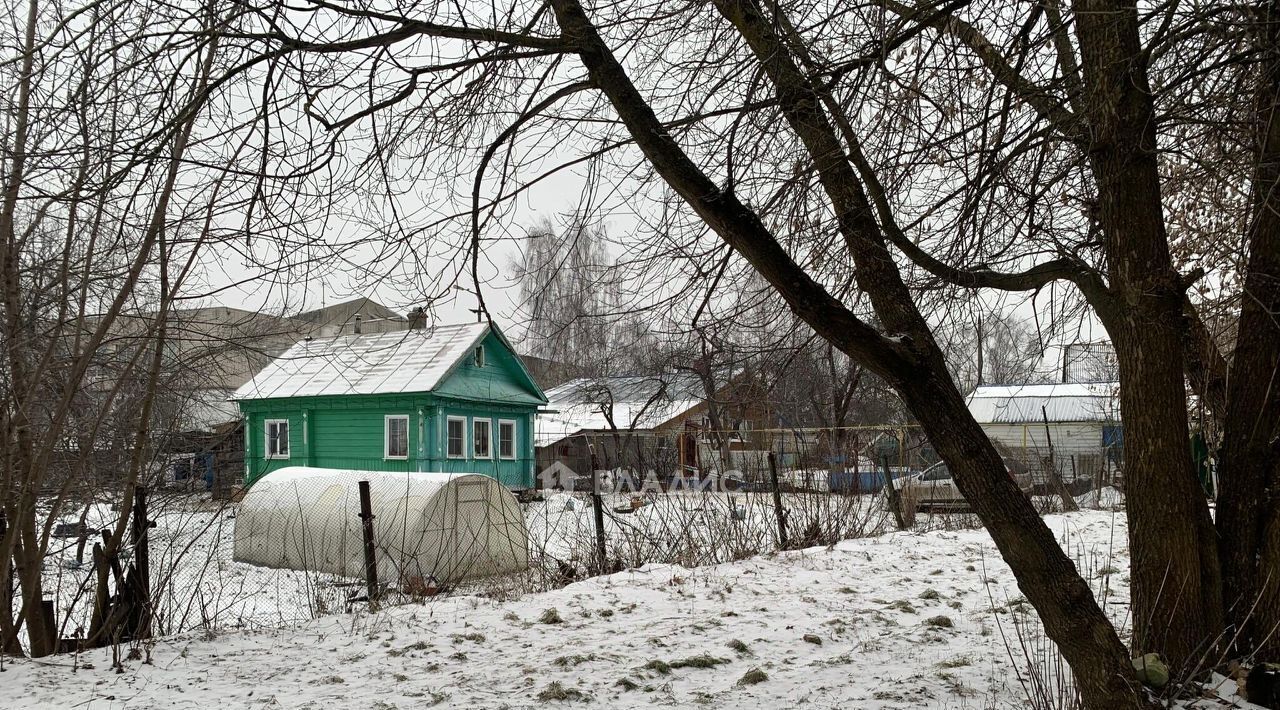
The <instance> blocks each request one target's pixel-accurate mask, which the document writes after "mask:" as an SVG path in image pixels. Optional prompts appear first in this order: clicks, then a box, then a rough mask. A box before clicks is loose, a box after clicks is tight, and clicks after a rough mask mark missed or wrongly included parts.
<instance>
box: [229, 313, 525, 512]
mask: <svg viewBox="0 0 1280 710" xmlns="http://www.w3.org/2000/svg"><path fill="white" fill-rule="evenodd" d="M233 399H234V400H236V401H237V402H238V404H239V407H240V413H241V416H242V417H243V418H244V422H245V451H246V455H245V483H246V484H247V485H250V486H251V485H252V484H253V482H254V481H256V480H258V479H259V478H261V477H262V476H263V475H265V474H266V473H268V472H270V471H273V470H276V469H279V468H283V467H286V466H311V467H318V468H329V469H356V470H364V471H406V472H407V471H432V472H441V473H477V474H483V475H486V476H490V477H492V478H495V479H497V480H498V481H499V482H501V483H502V484H503V485H505V486H507V487H508V488H512V489H525V488H531V487H532V486H533V476H534V455H533V432H534V416H535V412H536V411H537V409H538V407H540V406H541V405H543V404H545V403H546V401H547V399H546V396H545V395H544V394H543V393H542V390H541V389H540V388H539V387H538V385H537V383H535V382H534V381H533V378H532V377H530V376H529V373H528V371H526V370H525V368H524V365H523V364H522V363H521V361H520V358H519V356H518V355H516V353H515V351H514V350H513V349H512V347H511V345H510V344H509V343H508V342H507V339H506V338H505V337H504V336H503V335H502V333H501V331H499V330H498V329H497V327H495V326H493V325H492V324H490V323H466V324H457V325H444V324H440V325H433V326H429V327H426V328H422V329H414V330H405V331H398V332H391V333H377V334H363V335H361V334H353V335H339V336H333V337H327V338H313V339H308V340H303V341H301V342H299V343H297V344H296V345H294V346H293V347H292V348H290V349H289V350H288V351H286V352H285V353H284V354H283V355H281V356H280V357H278V358H276V359H275V360H274V361H272V362H271V363H270V364H269V365H267V366H266V367H265V368H263V370H262V371H261V372H259V373H258V374H257V375H255V376H254V378H253V379H252V380H250V381H249V382H248V383H246V384H245V385H244V386H242V387H240V388H239V389H238V390H236V392H235V395H234V396H233Z"/></svg>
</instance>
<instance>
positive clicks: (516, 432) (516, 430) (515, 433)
mask: <svg viewBox="0 0 1280 710" xmlns="http://www.w3.org/2000/svg"><path fill="white" fill-rule="evenodd" d="M507 424H510V425H511V455H510V456H505V455H503V453H502V441H503V439H502V427H503V426H505V425H507ZM519 438H520V424H519V423H518V422H517V421H516V420H515V419H499V420H498V459H499V460H501V461H515V460H516V440H517V439H519Z"/></svg>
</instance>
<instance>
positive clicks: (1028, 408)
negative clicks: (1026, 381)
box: [969, 382, 1120, 424]
mask: <svg viewBox="0 0 1280 710" xmlns="http://www.w3.org/2000/svg"><path fill="white" fill-rule="evenodd" d="M1119 392H1120V385H1119V383H1116V382H1098V383H1065V384H1049V385H984V386H981V387H977V388H975V389H974V391H973V394H971V395H969V412H970V413H972V414H973V418H974V419H976V420H978V423H979V424H1026V423H1031V422H1042V421H1044V418H1045V415H1046V414H1047V415H1048V418H1049V421H1051V422H1119V421H1120V397H1119ZM1042 407H1043V408H1044V409H1043V412H1042V410H1041V408H1042Z"/></svg>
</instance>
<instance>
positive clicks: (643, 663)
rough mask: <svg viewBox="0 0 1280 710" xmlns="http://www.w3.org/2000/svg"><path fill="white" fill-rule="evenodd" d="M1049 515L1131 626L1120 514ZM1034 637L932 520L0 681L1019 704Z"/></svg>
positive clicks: (321, 699)
mask: <svg viewBox="0 0 1280 710" xmlns="http://www.w3.org/2000/svg"><path fill="white" fill-rule="evenodd" d="M1047 521H1048V522H1049V524H1050V525H1051V526H1052V527H1053V529H1054V530H1055V532H1056V534H1057V535H1058V537H1059V540H1060V541H1061V542H1062V544H1063V546H1064V548H1065V549H1066V550H1067V551H1068V552H1069V554H1071V555H1072V556H1073V558H1075V559H1076V560H1077V564H1078V565H1079V566H1080V567H1081V569H1082V570H1083V571H1084V572H1085V574H1086V576H1087V577H1088V578H1089V579H1090V580H1091V583H1092V585H1093V586H1094V588H1095V590H1096V591H1097V593H1098V596H1099V598H1100V599H1101V600H1102V601H1103V602H1104V603H1105V604H1106V606H1107V610H1108V612H1109V613H1110V614H1111V615H1112V616H1113V618H1115V619H1116V620H1117V623H1119V624H1121V625H1122V626H1123V625H1124V619H1125V617H1126V614H1127V606H1126V605H1127V598H1128V587H1127V582H1128V575H1127V568H1128V553H1127V550H1126V548H1125V542H1124V541H1125V539H1126V535H1125V524H1124V517H1123V514H1122V513H1114V512H1108V511H1083V512H1080V513H1073V514H1068V515H1052V516H1049V517H1048V518H1047ZM1035 629H1036V623H1035V620H1034V615H1032V614H1030V613H1028V609H1027V605H1026V603H1025V601H1023V599H1022V597H1021V596H1020V595H1019V594H1018V592H1017V589H1016V587H1015V586H1014V584H1013V582H1012V578H1011V575H1010V574H1009V572H1008V568H1007V567H1006V566H1005V564H1004V563H1003V562H1002V561H1001V560H1000V559H999V556H998V555H997V554H996V552H995V550H994V549H993V547H992V544H991V541H990V538H989V537H988V536H987V535H986V533H985V532H983V531H980V530H959V531H954V532H949V531H945V530H937V531H932V532H925V533H889V534H885V535H882V536H879V537H872V538H863V539H857V540H850V541H845V542H841V543H838V544H835V545H830V546H825V547H814V548H809V549H805V550H800V551H793V552H785V553H779V554H773V555H765V556H760V557H755V558H751V559H745V560H741V561H737V562H730V563H724V564H720V565H711V566H706V567H700V568H696V569H688V568H684V567H680V566H675V565H647V566H645V567H642V568H639V569H635V570H629V571H625V572H620V573H617V574H613V575H609V576H605V577H598V578H594V579H589V580H586V581H582V582H577V583H575V584H572V585H569V586H567V587H565V588H562V589H557V590H554V591H547V592H542V593H534V594H527V595H523V596H521V597H520V598H518V599H514V600H508V601H500V600H496V599H494V598H491V597H477V596H454V597H450V598H447V599H437V600H433V601H431V602H429V603H426V604H417V605H409V606H400V607H394V608H389V609H385V610H382V611H378V612H369V611H367V610H358V611H356V612H355V613H350V614H337V615H330V616H325V617H322V618H319V619H314V620H311V621H306V622H302V623H298V624H296V625H292V626H288V627H286V628H280V629H257V630H252V629H240V630H232V631H226V632H205V633H193V634H187V635H178V636H173V637H168V638H162V639H159V640H157V641H156V642H155V643H154V645H153V646H152V647H151V648H150V649H147V651H146V654H145V656H149V658H150V661H149V662H146V659H145V656H144V658H143V659H135V660H125V661H124V670H123V672H122V673H117V672H116V671H114V670H112V668H111V663H112V657H111V652H110V651H109V650H107V649H103V650H97V651H93V652H90V653H85V654H83V655H81V656H80V657H79V658H74V657H68V656H62V657H54V658H52V659H44V660H39V661H30V660H24V661H18V662H12V663H10V664H9V665H8V667H7V669H6V671H5V673H4V674H3V675H2V676H0V677H2V678H3V679H4V680H3V687H4V688H5V702H6V704H5V707H14V708H45V707H48V708H54V707H61V708H69V707H75V708H91V709H106V708H126V707H128V708H207V707H214V706H218V707H224V708H263V707H291V708H347V707H350V708H383V709H386V708H421V707H430V706H439V707H462V706H470V707H477V708H522V707H534V706H538V707H542V706H556V705H557V704H561V703H563V704H564V705H565V707H673V706H676V707H686V706H695V705H700V706H706V707H735V706H741V707H790V706H805V707H814V708H921V707H936V708H1006V707H1008V708H1013V707H1021V706H1023V701H1022V698H1023V695H1022V690H1021V688H1020V686H1019V683H1020V679H1022V680H1026V678H1027V675H1026V674H1025V673H1022V672H1020V671H1018V672H1015V671H1014V670H1011V669H1012V668H1018V669H1025V668H1026V667H1027V666H1028V664H1029V663H1036V664H1040V663H1044V662H1046V661H1048V662H1049V663H1052V662H1053V655H1052V654H1050V653H1046V652H1044V650H1043V640H1042V637H1040V636H1039V635H1038V634H1037V632H1036V631H1035ZM1024 641H1027V642H1029V643H1030V644H1031V647H1030V649H1029V653H1026V654H1024V653H1023V651H1021V650H1017V651H1015V652H1013V654H1012V658H1013V661H1012V662H1011V660H1010V659H1011V654H1010V652H1009V651H1008V650H1007V648H1006V644H1008V647H1009V648H1015V649H1021V646H1022V643H1023V642H1024ZM1037 644H1039V646H1037ZM77 665H78V668H77ZM1228 685H1229V684H1228ZM1225 690H1226V689H1225V687H1224V688H1223V691H1224V692H1225ZM1213 706H1214V707H1224V706H1222V705H1218V704H1216V703H1215V704H1214V705H1213Z"/></svg>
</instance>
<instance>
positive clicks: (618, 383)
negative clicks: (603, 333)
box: [534, 373, 704, 446]
mask: <svg viewBox="0 0 1280 710" xmlns="http://www.w3.org/2000/svg"><path fill="white" fill-rule="evenodd" d="M703 399H704V398H703V396H702V384H701V382H700V381H699V380H698V378H697V376H696V375H692V374H684V373H679V374H671V373H668V374H664V375H653V376H643V377H595V378H581V379H577V380H571V381H569V382H566V383H564V384H563V385H560V386H559V387H556V388H555V389H552V390H550V391H548V392H547V408H548V409H550V410H552V411H551V413H550V414H539V415H538V420H537V432H536V434H535V435H534V445H535V446H546V445H547V444H551V443H554V442H556V441H559V440H560V439H563V438H564V437H566V436H570V435H572V434H576V433H578V432H580V431H608V430H610V429H612V427H611V426H610V424H609V420H610V418H612V420H613V425H614V426H616V427H617V428H618V429H619V430H623V431H626V430H629V429H642V430H643V429H652V428H653V427H656V426H658V425H659V424H663V423H665V422H668V421H670V420H672V419H674V418H676V417H678V416H680V415H681V414H683V413H684V412H687V411H689V410H690V409H693V408H694V407H697V406H698V405H700V404H702V403H703Z"/></svg>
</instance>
